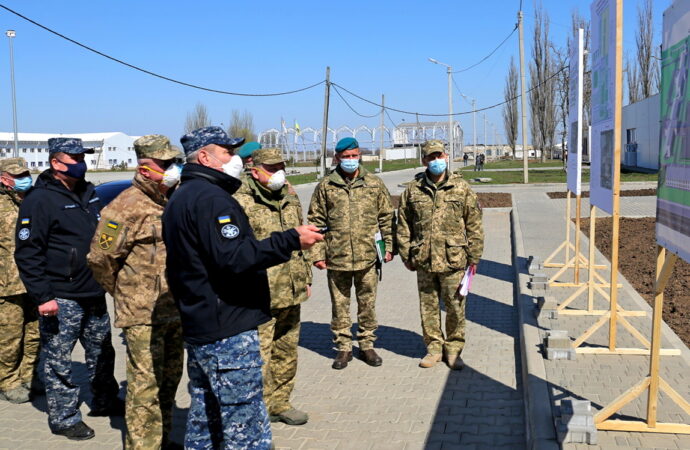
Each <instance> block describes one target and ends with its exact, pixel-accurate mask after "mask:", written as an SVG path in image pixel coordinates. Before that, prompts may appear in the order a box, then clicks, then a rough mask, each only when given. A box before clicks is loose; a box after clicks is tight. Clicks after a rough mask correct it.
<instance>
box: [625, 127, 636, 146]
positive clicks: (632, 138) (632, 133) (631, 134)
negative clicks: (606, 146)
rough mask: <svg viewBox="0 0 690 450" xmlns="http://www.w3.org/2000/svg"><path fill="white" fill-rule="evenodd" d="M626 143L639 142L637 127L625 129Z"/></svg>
mask: <svg viewBox="0 0 690 450" xmlns="http://www.w3.org/2000/svg"><path fill="white" fill-rule="evenodd" d="M625 136H626V141H625V142H626V144H634V143H636V142H637V128H628V129H627V130H626V131H625Z"/></svg>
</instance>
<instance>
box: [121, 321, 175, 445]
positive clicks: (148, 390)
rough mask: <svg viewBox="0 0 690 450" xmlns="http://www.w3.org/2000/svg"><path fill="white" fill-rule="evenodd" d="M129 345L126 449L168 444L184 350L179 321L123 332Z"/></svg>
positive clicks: (140, 326) (132, 327)
mask: <svg viewBox="0 0 690 450" xmlns="http://www.w3.org/2000/svg"><path fill="white" fill-rule="evenodd" d="M123 331H124V333H125V340H126V341H127V398H126V400H125V422H126V424H127V435H126V437H125V448H126V449H160V448H161V447H163V448H164V447H165V446H166V445H167V444H168V435H169V434H170V430H171V428H172V409H173V406H175V393H176V392H177V385H178V384H179V383H180V378H181V377H182V365H183V362H184V346H183V343H182V326H181V324H180V322H179V321H173V322H169V323H162V324H156V325H136V326H131V327H127V328H124V329H123Z"/></svg>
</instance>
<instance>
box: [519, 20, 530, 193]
mask: <svg viewBox="0 0 690 450" xmlns="http://www.w3.org/2000/svg"><path fill="white" fill-rule="evenodd" d="M518 35H519V37H520V99H521V100H520V103H521V104H522V106H521V107H522V114H521V117H522V118H521V120H522V178H523V182H524V183H525V184H527V183H529V171H528V168H527V105H526V103H527V102H526V100H525V43H524V41H523V36H522V11H518Z"/></svg>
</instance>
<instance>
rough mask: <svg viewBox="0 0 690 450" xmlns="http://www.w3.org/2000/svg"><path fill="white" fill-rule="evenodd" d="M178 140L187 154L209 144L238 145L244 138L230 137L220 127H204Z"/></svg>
mask: <svg viewBox="0 0 690 450" xmlns="http://www.w3.org/2000/svg"><path fill="white" fill-rule="evenodd" d="M180 142H181V143H182V147H183V148H184V152H185V154H187V155H189V154H190V153H194V152H195V151H197V150H199V149H200V148H203V147H206V146H207V145H211V144H216V145H220V146H223V147H231V148H235V147H239V146H240V145H242V144H243V143H244V138H231V137H229V136H228V135H227V133H226V132H225V131H224V130H223V129H222V128H221V127H204V128H199V129H198V130H194V131H192V132H190V133H187V134H185V135H184V136H182V137H181V138H180Z"/></svg>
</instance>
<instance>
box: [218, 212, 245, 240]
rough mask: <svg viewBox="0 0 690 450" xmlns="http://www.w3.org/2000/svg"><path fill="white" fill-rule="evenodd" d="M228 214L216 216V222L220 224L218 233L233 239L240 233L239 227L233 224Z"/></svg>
mask: <svg viewBox="0 0 690 450" xmlns="http://www.w3.org/2000/svg"><path fill="white" fill-rule="evenodd" d="M231 222H232V220H231V219H230V216H220V217H218V224H219V225H220V234H221V235H222V236H223V237H224V238H225V239H235V238H236V237H237V236H239V235H240V229H239V228H237V226H236V225H233V224H232V223H231Z"/></svg>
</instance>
